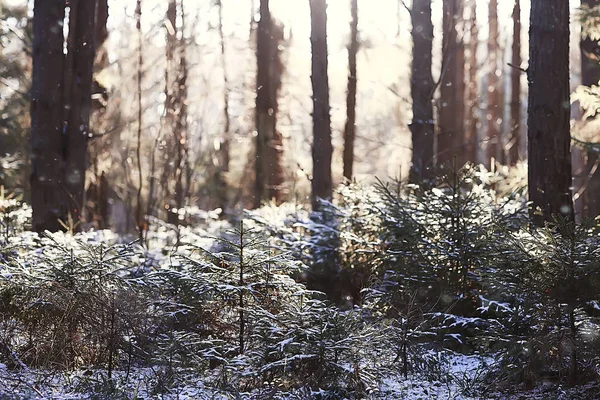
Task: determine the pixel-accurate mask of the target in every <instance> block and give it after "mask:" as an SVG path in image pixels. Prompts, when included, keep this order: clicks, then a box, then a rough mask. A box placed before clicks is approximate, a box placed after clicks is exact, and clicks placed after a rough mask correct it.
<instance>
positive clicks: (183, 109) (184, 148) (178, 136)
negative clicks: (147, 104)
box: [174, 1, 188, 216]
mask: <svg viewBox="0 0 600 400" xmlns="http://www.w3.org/2000/svg"><path fill="white" fill-rule="evenodd" d="M179 9H180V11H181V40H180V41H179V42H178V50H179V70H178V71H177V79H176V80H175V83H176V88H175V93H176V96H175V99H174V101H175V104H176V106H175V108H176V113H175V127H174V131H175V132H174V133H175V144H176V150H177V153H176V154H177V155H176V162H175V167H176V170H175V204H176V206H177V209H178V210H180V209H182V208H183V207H185V202H186V197H187V188H186V185H185V182H184V181H185V176H186V167H187V155H188V138H187V133H188V132H187V115H188V113H187V79H188V69H187V56H186V53H187V52H186V47H187V45H186V43H185V10H184V9H183V1H182V2H181V3H180V7H179ZM179 215H180V216H181V215H183V214H181V212H179Z"/></svg>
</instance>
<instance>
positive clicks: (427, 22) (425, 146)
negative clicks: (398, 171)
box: [410, 0, 434, 182]
mask: <svg viewBox="0 0 600 400" xmlns="http://www.w3.org/2000/svg"><path fill="white" fill-rule="evenodd" d="M410 15H411V19H412V31H411V35H412V40H413V60H412V68H411V80H410V88H411V95H412V111H413V119H412V122H411V124H410V131H411V134H412V144H413V145H412V147H413V154H412V166H411V173H410V179H411V181H412V182H419V181H421V180H423V179H431V178H433V169H432V167H433V165H432V164H433V146H434V121H433V104H432V98H433V91H434V83H433V76H432V74H431V61H432V43H433V24H432V22H431V0H415V1H414V2H413V7H412V10H411V12H410Z"/></svg>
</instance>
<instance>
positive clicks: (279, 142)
mask: <svg viewBox="0 0 600 400" xmlns="http://www.w3.org/2000/svg"><path fill="white" fill-rule="evenodd" d="M283 39H284V32H283V26H281V25H279V24H278V23H276V22H275V21H273V20H271V51H272V56H271V65H270V74H269V77H270V79H271V83H270V85H269V89H270V90H271V93H270V97H271V99H273V100H272V104H273V107H274V108H273V119H274V121H273V124H274V130H273V137H272V138H271V142H270V143H269V145H268V146H267V157H266V159H267V160H271V161H270V163H269V166H268V167H269V168H270V171H271V173H269V174H268V175H267V188H268V190H267V196H268V198H269V199H273V200H275V203H276V204H281V202H282V201H283V195H284V185H285V171H284V170H283V160H282V158H283V136H282V135H281V132H280V131H279V130H277V118H278V116H279V91H280V89H281V80H282V77H283V72H284V66H283V62H282V60H281V50H280V48H279V44H280V43H281V42H283Z"/></svg>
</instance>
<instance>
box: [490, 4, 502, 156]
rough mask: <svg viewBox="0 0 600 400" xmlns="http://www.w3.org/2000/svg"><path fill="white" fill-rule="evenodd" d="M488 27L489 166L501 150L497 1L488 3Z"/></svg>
mask: <svg viewBox="0 0 600 400" xmlns="http://www.w3.org/2000/svg"><path fill="white" fill-rule="evenodd" d="M488 12H489V14H488V15H489V27H490V34H489V38H488V54H487V56H488V83H487V87H488V90H487V121H488V124H487V146H486V150H487V160H486V161H488V162H489V163H490V164H488V166H489V165H491V163H493V161H492V160H496V161H498V160H500V150H501V148H502V143H501V137H500V123H499V121H498V115H499V108H500V80H499V79H498V76H499V74H498V0H490V2H489V10H488Z"/></svg>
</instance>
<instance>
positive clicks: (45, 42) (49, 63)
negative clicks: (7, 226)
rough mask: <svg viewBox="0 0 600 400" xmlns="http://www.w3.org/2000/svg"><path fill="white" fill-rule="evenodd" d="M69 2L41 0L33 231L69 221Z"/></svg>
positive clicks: (34, 92) (36, 24) (37, 10)
mask: <svg viewBox="0 0 600 400" xmlns="http://www.w3.org/2000/svg"><path fill="white" fill-rule="evenodd" d="M64 17H65V1H64V0H36V1H35V3H34V13H33V73H32V86H31V150H32V152H31V177H30V182H31V202H32V208H33V221H32V226H33V230H34V231H37V232H42V231H44V230H50V231H58V230H60V229H61V225H60V223H59V220H65V217H66V205H65V203H64V193H65V187H64V182H63V179H64V170H65V169H64V159H63V151H64V144H65V138H64V135H63V131H62V129H63V108H62V107H61V104H62V93H63V70H64V58H63V29H62V24H63V21H64Z"/></svg>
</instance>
